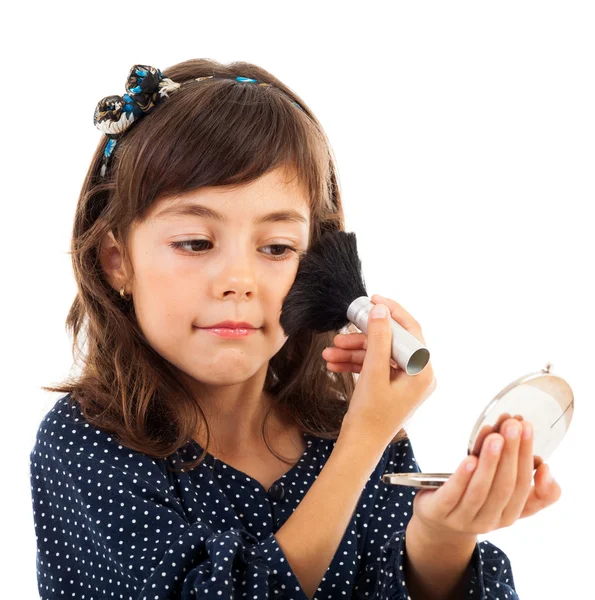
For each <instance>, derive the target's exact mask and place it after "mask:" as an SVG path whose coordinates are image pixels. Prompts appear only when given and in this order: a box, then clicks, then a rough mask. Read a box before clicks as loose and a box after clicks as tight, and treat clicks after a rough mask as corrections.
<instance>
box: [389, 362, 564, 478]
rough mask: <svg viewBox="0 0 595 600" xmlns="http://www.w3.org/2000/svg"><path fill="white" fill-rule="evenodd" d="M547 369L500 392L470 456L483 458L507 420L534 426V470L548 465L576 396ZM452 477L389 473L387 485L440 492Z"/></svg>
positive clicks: (477, 429) (480, 422) (480, 423)
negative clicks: (487, 440) (491, 437)
mask: <svg viewBox="0 0 595 600" xmlns="http://www.w3.org/2000/svg"><path fill="white" fill-rule="evenodd" d="M551 367H552V365H551V363H548V364H547V365H546V367H545V369H542V370H541V371H538V372H536V373H530V374H528V375H525V376H524V377H520V378H519V379H517V380H515V381H513V382H512V383H511V384H510V385H508V386H507V387H505V388H504V389H503V390H502V391H501V392H499V393H498V394H497V395H496V396H495V397H494V399H493V400H492V401H491V402H490V403H489V404H488V405H487V406H486V408H485V409H484V411H483V412H482V413H481V415H480V416H479V419H477V422H476V423H475V426H474V427H473V430H472V431H471V437H470V438H469V445H468V447H467V456H468V455H470V454H473V455H475V456H479V453H480V450H481V446H482V444H483V440H484V439H485V438H486V436H488V435H489V434H490V433H494V432H498V431H499V429H500V426H501V425H502V423H503V422H504V421H506V420H507V419H511V418H515V419H518V420H519V421H523V420H526V421H529V422H530V423H531V424H532V425H533V468H534V469H536V468H537V467H538V466H539V465H540V464H541V463H543V462H545V461H546V460H547V459H548V458H549V457H550V455H551V454H552V452H553V451H554V450H555V449H556V447H557V446H558V444H559V443H560V442H561V441H562V438H563V437H564V436H565V435H566V432H567V431H568V427H569V425H570V422H571V421H572V415H573V413H574V394H573V392H572V389H571V387H570V385H568V383H567V382H566V381H565V380H564V379H562V378H561V377H559V376H557V375H554V374H552V372H551ZM451 475H452V473H385V474H384V475H383V476H382V481H383V482H384V483H390V484H393V485H406V486H410V487H415V488H439V487H440V486H442V485H443V484H444V483H446V481H447V480H448V478H449V477H450V476H451Z"/></svg>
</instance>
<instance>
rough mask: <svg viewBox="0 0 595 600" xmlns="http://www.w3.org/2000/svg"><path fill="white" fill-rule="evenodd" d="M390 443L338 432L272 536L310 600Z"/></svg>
mask: <svg viewBox="0 0 595 600" xmlns="http://www.w3.org/2000/svg"><path fill="white" fill-rule="evenodd" d="M387 445H388V441H386V440H382V439H376V440H371V439H365V438H363V437H362V436H360V435H359V434H358V433H357V432H356V431H351V430H349V429H346V428H345V429H342V430H341V433H340V434H339V437H338V438H337V441H336V442H335V447H334V448H333V451H332V453H331V455H330V456H329V458H328V460H327V462H326V464H325V465H324V467H323V469H322V471H321V472H320V474H319V475H318V477H317V478H316V480H315V481H314V483H313V484H312V486H311V487H310V489H309V490H308V493H307V494H306V495H305V496H304V498H303V500H302V501H301V502H300V504H299V505H298V507H297V508H296V509H295V511H294V512H293V514H292V515H291V516H290V517H289V519H287V521H286V522H285V523H284V525H283V526H282V527H280V528H279V530H278V531H277V533H275V537H276V538H277V541H278V542H279V545H280V546H281V548H283V552H284V553H285V556H287V560H288V561H289V564H290V565H291V568H292V569H293V571H294V573H295V574H296V576H297V578H298V579H299V581H300V583H301V585H302V588H303V590H304V592H305V593H306V595H307V596H308V598H312V597H313V596H314V593H315V592H316V589H317V588H318V586H319V584H320V582H321V581H322V578H323V576H324V574H325V572H326V571H327V569H328V567H329V565H330V564H331V562H332V560H333V557H334V555H335V553H336V552H337V548H338V547H339V544H340V543H341V539H342V538H343V536H344V535H345V531H346V530H347V526H348V525H349V523H350V521H351V519H352V517H353V513H354V511H355V509H356V507H357V505H358V502H359V500H360V497H361V494H362V491H363V489H364V487H365V485H366V483H368V480H369V478H370V475H371V474H372V472H373V471H374V470H375V469H376V467H377V465H378V463H379V461H380V459H381V458H382V455H383V453H384V451H385V449H386V446H387Z"/></svg>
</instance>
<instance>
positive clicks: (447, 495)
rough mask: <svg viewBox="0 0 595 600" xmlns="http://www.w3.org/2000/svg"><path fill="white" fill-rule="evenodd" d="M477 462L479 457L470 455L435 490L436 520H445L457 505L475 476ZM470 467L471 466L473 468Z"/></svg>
mask: <svg viewBox="0 0 595 600" xmlns="http://www.w3.org/2000/svg"><path fill="white" fill-rule="evenodd" d="M477 464H478V459H477V457H475V456H468V457H467V458H466V459H465V460H464V461H463V462H462V463H461V464H460V465H459V467H458V469H457V470H456V471H455V472H454V473H453V474H452V475H451V476H450V477H449V478H448V480H447V481H446V483H444V484H443V485H441V486H440V487H439V488H438V489H437V490H436V491H435V492H433V495H434V498H433V500H434V511H435V519H436V521H438V522H443V521H445V520H446V518H447V517H448V516H449V515H450V514H451V513H452V512H453V510H454V509H455V508H456V507H457V505H458V504H459V502H460V501H461V498H462V497H463V494H464V493H465V490H466V489H467V486H468V485H469V482H470V481H471V478H472V477H473V471H474V470H475V469H476V468H477ZM468 467H471V469H469V468H468Z"/></svg>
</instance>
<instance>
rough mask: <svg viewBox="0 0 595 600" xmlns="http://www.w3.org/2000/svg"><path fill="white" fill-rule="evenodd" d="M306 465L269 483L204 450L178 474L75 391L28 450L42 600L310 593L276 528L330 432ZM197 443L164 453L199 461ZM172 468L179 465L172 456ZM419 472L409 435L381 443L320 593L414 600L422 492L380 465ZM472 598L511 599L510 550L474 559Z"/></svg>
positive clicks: (489, 549) (486, 547) (309, 452)
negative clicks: (124, 437) (129, 442)
mask: <svg viewBox="0 0 595 600" xmlns="http://www.w3.org/2000/svg"><path fill="white" fill-rule="evenodd" d="M304 437H305V440H306V442H307V443H306V450H305V452H304V454H303V455H302V457H301V458H300V460H299V462H298V463H297V464H295V465H294V466H293V467H292V468H290V470H289V471H288V472H287V473H285V475H283V476H282V477H281V478H280V479H278V480H277V481H276V482H275V483H274V484H273V485H272V486H271V487H270V488H269V489H268V490H267V489H265V488H264V487H263V486H262V485H261V484H260V483H259V482H258V481H256V480H254V479H252V478H251V477H249V476H248V475H246V474H245V473H243V472H241V471H239V470H237V469H234V468H233V467H232V466H230V465H227V464H225V463H224V462H223V461H220V460H218V459H216V458H215V457H213V456H212V455H210V454H208V455H207V457H206V459H205V460H204V461H203V463H202V464H201V465H200V466H199V467H197V468H196V469H194V470H192V471H188V472H182V473H172V472H170V471H168V470H167V469H166V461H165V460H156V459H153V458H150V457H148V456H147V455H145V454H142V453H140V452H136V451H133V450H130V449H129V448H126V447H123V446H122V445H120V444H119V443H118V442H117V441H116V440H115V439H114V438H112V437H111V436H110V435H109V434H107V433H105V432H104V431H102V430H99V429H97V428H95V427H93V426H91V425H90V424H89V423H87V422H86V421H85V419H84V417H83V415H82V413H81V412H80V408H79V407H78V404H77V403H76V402H74V401H72V400H71V398H70V396H69V395H66V396H64V397H62V398H60V399H59V400H58V401H57V402H56V404H55V405H54V406H53V407H52V409H51V410H50V411H49V412H48V413H47V415H46V416H45V417H44V418H43V420H42V422H41V424H40V426H39V428H38V431H37V439H36V441H35V445H34V447H33V449H32V451H31V454H30V474H31V495H32V500H33V517H34V525H35V533H36V537H37V581H38V589H39V594H40V597H41V598H42V599H50V598H52V599H53V598H76V599H83V600H87V599H103V598H121V599H127V600H133V599H134V600H136V599H138V600H161V599H172V598H176V599H185V600H188V599H194V598H241V599H247V600H252V599H257V600H259V599H261V598H278V599H286V598H287V599H289V598H292V599H296V600H306V599H307V596H306V594H305V593H304V591H303V590H302V588H301V586H300V583H299V581H298V579H297V577H296V576H295V574H294V573H293V571H292V570H291V567H290V566H289V563H288V561H287V558H286V556H285V555H284V553H283V550H282V549H281V547H280V546H279V545H278V543H277V540H276V538H275V535H274V533H275V532H276V531H277V530H278V529H279V528H280V527H281V526H282V525H283V524H284V523H285V521H286V520H287V519H288V518H289V517H290V516H291V514H292V512H293V511H294V510H295V508H296V507H297V506H298V504H299V503H300V501H301V500H302V499H303V498H304V496H305V495H306V493H307V492H308V490H309V489H310V486H311V485H312V483H313V482H314V480H315V479H316V477H317V475H318V474H319V473H320V471H321V470H322V468H323V467H324V465H325V463H326V460H327V459H328V457H329V455H330V453H331V452H332V449H333V447H334V441H332V440H324V439H322V438H317V437H314V436H309V435H305V436H304ZM201 452H202V448H201V447H200V446H199V445H198V444H197V443H196V442H194V441H193V442H189V443H188V444H187V445H186V446H184V447H183V448H180V449H179V450H178V452H177V453H176V454H175V455H173V456H172V457H170V458H169V460H170V461H171V462H172V464H174V465H175V466H177V467H179V466H180V465H179V462H180V460H182V459H183V460H188V459H190V458H193V457H197V456H199V455H200V453H201ZM175 463H178V464H177V465H176V464H175ZM409 471H411V472H413V471H417V472H419V471H420V469H419V467H418V466H417V463H416V461H415V457H414V455H413V450H412V448H411V444H410V442H409V440H403V441H400V442H398V443H396V444H391V445H389V446H388V447H387V449H386V450H385V452H384V454H383V456H382V458H381V460H380V462H379V463H378V465H377V467H376V469H375V471H374V472H373V473H372V475H371V477H370V479H369V481H368V482H367V484H366V487H365V488H364V490H363V492H362V494H361V498H360V500H359V503H358V505H357V507H356V509H355V511H354V513H353V516H352V518H351V521H350V523H349V525H348V527H347V529H346V531H345V534H344V536H343V539H342V540H341V543H340V545H339V547H338V548H337V551H336V553H335V556H334V557H333V560H332V562H331V564H330V566H329V567H328V569H327V571H326V573H325V576H324V577H323V579H322V581H321V583H320V586H319V587H318V589H317V591H316V593H315V596H314V598H316V599H327V598H329V599H334V598H360V599H363V598H370V599H371V598H382V599H384V598H391V599H399V600H401V599H402V600H408V599H409V594H408V590H407V585H406V582H405V580H404V573H403V560H404V558H405V529H406V527H407V523H408V521H409V519H410V517H411V514H412V505H413V497H414V496H415V493H416V492H417V490H415V489H412V488H408V487H404V486H393V485H388V484H385V483H383V482H382V481H381V477H382V474H383V473H385V472H409ZM472 567H473V575H472V578H471V581H470V585H469V589H468V596H467V597H469V598H477V599H480V598H487V599H490V600H492V599H494V600H495V599H512V600H514V599H517V598H518V596H517V594H516V592H515V588H514V581H513V576H512V570H511V565H510V562H509V560H508V558H507V556H506V555H505V554H504V553H503V552H502V551H501V550H499V549H498V548H497V547H496V546H494V545H493V544H491V543H490V542H488V541H483V542H478V544H477V546H476V548H475V550H474V553H473V558H472Z"/></svg>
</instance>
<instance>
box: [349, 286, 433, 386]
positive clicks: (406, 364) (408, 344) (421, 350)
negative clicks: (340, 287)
mask: <svg viewBox="0 0 595 600" xmlns="http://www.w3.org/2000/svg"><path fill="white" fill-rule="evenodd" d="M373 306H374V303H373V302H372V301H371V300H370V298H368V296H360V297H359V298H356V299H355V300H354V301H353V302H352V303H351V304H350V305H349V307H348V308H347V318H348V319H349V320H350V321H351V322H352V323H353V324H354V325H355V326H356V327H357V328H358V329H359V330H361V331H363V332H364V333H365V334H366V335H367V333H368V315H369V314H370V311H371V310H372V307H373ZM390 324H391V329H392V351H391V354H392V357H393V360H394V361H395V362H396V363H397V365H399V367H401V369H403V371H405V373H407V375H417V374H418V373H421V371H423V369H424V367H425V366H426V365H427V364H428V362H429V360H430V351H429V350H428V349H427V348H426V347H425V346H424V345H423V344H422V343H421V342H420V341H419V340H418V339H417V338H416V337H414V336H413V335H411V334H410V333H409V332H408V331H407V330H406V329H405V328H404V327H402V326H401V325H399V324H398V323H397V322H396V321H395V320H394V319H393V318H391V323H390Z"/></svg>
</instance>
